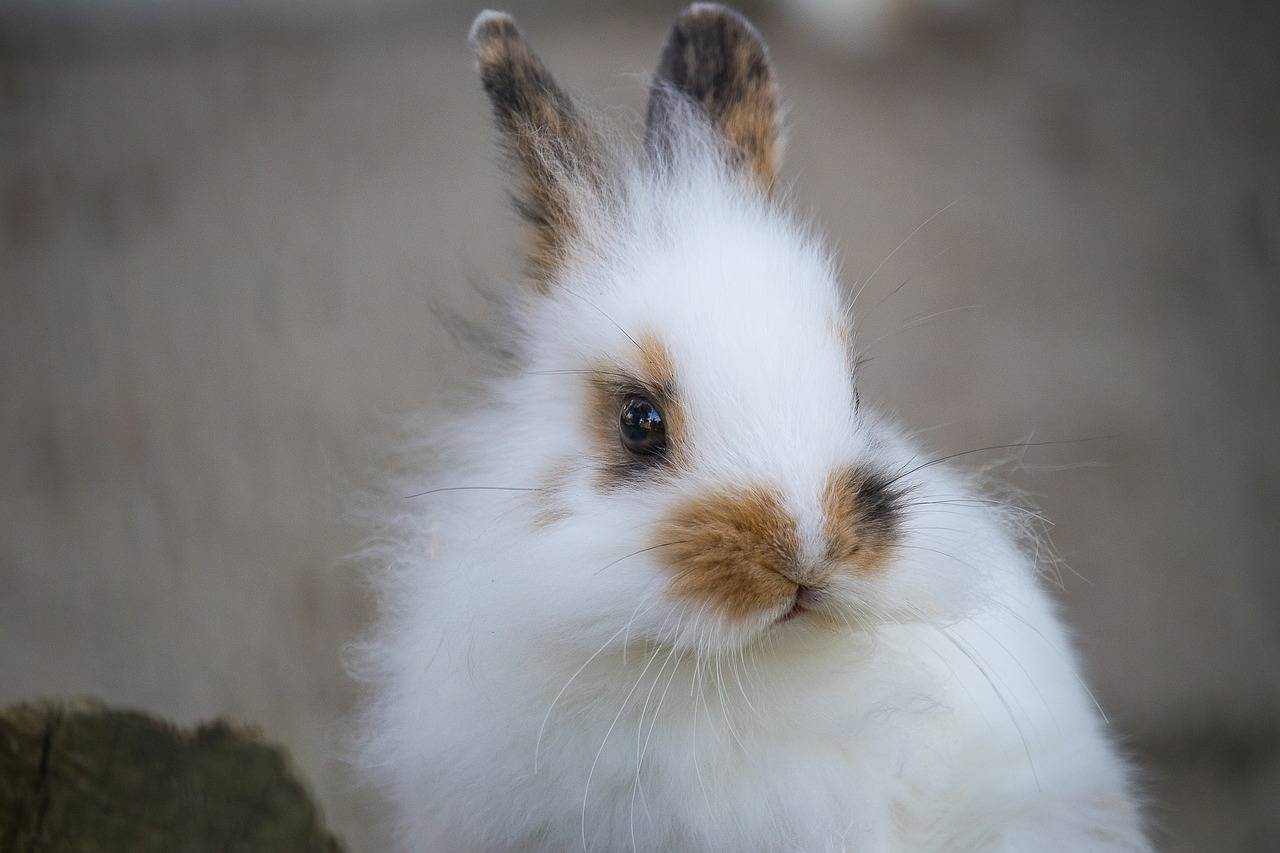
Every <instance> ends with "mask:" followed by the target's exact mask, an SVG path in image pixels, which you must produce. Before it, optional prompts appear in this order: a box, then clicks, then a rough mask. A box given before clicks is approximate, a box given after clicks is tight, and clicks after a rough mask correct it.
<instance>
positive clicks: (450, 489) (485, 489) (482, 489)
mask: <svg viewBox="0 0 1280 853" xmlns="http://www.w3.org/2000/svg"><path fill="white" fill-rule="evenodd" d="M545 491H546V489H543V488H535V487H530V486H444V487H442V488H439V489H427V490H426V491H425V492H417V493H415V494H412V495H405V496H404V499H405V500H409V499H410V498H421V497H426V496H427V495H436V494H439V493H441V492H545Z"/></svg>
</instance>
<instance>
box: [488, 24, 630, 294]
mask: <svg viewBox="0 0 1280 853" xmlns="http://www.w3.org/2000/svg"><path fill="white" fill-rule="evenodd" d="M471 47H472V50H473V51H474V52H475V56H476V64H477V66H478V67H479V69H480V78H481V81H482V82H483V84H484V90H485V92H486V93H487V94H488V96H489V100H490V102H491V103H492V105H493V116H494V120H495V122H496V124H497V126H498V131H499V134H500V136H501V140H502V147H503V150H504V151H505V152H506V154H507V157H508V159H509V160H510V163H511V168H512V171H513V172H514V173H515V175H516V189H515V192H514V202H515V207H516V211H517V212H518V213H519V214H520V215H521V216H522V217H523V218H524V220H525V221H526V222H527V223H528V224H529V227H530V236H531V242H532V245H531V247H530V251H529V267H530V272H531V273H532V276H533V279H534V282H535V285H536V286H537V288H538V289H539V290H542V291H545V290H546V289H547V287H548V283H549V280H550V279H551V278H552V277H554V275H555V273H556V272H557V271H558V270H559V269H560V267H561V266H562V265H563V263H564V261H565V258H566V255H567V252H568V247H569V244H570V242H571V241H572V240H573V239H574V237H576V236H577V235H578V234H579V233H580V231H581V227H580V224H579V223H578V221H577V214H576V211H575V209H574V204H573V193H574V192H575V191H580V190H581V189H583V188H586V189H589V190H591V189H595V190H598V189H599V188H600V187H602V186H603V185H604V173H605V169H604V165H603V159H604V158H603V154H602V150H603V146H602V145H601V142H600V138H599V136H598V135H597V134H596V133H595V131H594V130H592V129H591V128H590V127H588V125H587V123H586V122H585V121H583V119H582V117H581V115H580V114H579V113H578V109H577V107H575V106H574V103H573V101H572V99H571V98H570V97H569V96H568V94H566V93H565V91H564V90H563V89H561V88H560V86H559V85H558V84H557V83H556V81H555V79H554V78H552V76H551V74H550V72H549V71H547V68H546V66H545V65H543V63H542V60H541V59H539V58H538V56H537V54H535V53H534V52H533V51H532V50H530V49H529V46H528V45H527V44H526V43H525V40H524V37H523V36H522V35H521V33H520V30H519V28H518V27H517V26H516V23H515V20H514V19H512V18H511V16H509V15H506V14H504V13H502V12H482V13H481V14H480V16H479V17H477V18H476V20H475V23H474V24H473V25H472V28H471Z"/></svg>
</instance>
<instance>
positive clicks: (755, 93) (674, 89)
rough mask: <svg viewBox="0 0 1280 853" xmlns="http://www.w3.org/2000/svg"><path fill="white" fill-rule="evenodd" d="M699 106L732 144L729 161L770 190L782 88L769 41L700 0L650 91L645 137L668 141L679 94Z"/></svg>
mask: <svg viewBox="0 0 1280 853" xmlns="http://www.w3.org/2000/svg"><path fill="white" fill-rule="evenodd" d="M681 96H683V97H686V98H688V99H689V100H691V101H693V102H694V103H695V104H697V105H699V106H700V107H701V108H702V109H703V110H704V111H705V113H706V115H707V117H708V118H710V120H711V123H712V124H713V125H714V126H715V127H716V128H717V129H718V130H719V131H720V132H721V133H722V134H723V135H724V137H725V140H726V141H727V142H728V153H729V156H730V159H731V162H732V163H733V164H734V165H736V166H741V167H745V169H746V171H747V173H748V174H749V175H750V176H751V177H752V178H753V179H754V180H755V182H756V184H758V185H759V186H760V188H761V189H763V190H764V191H765V192H766V193H768V192H771V191H772V189H773V185H774V182H775V180H776V179H777V171H778V148H779V145H778V125H779V121H778V87H777V83H776V82H775V80H774V74H773V66H772V64H771V63H770V61H769V51H768V48H767V47H766V46H765V43H764V39H763V38H761V36H760V34H759V33H758V32H756V29H755V27H753V26H751V23H750V22H749V21H747V19H746V18H744V17H742V16H741V15H739V14H738V13H737V12H734V11H732V10H731V9H727V8H725V7H724V6H720V5H718V4H715V3H695V4H693V5H692V6H690V7H689V8H687V9H685V10H684V11H683V12H681V13H680V16H679V17H677V18H676V22H675V24H674V25H673V26H672V28H671V34H670V35H669V36H668V37H667V43H666V46H665V47H663V49H662V56H661V58H660V59H659V61H658V70H657V74H656V75H655V78H654V83H653V88H652V89H651V91H650V94H649V111H648V117H647V120H646V134H645V136H646V141H648V142H649V144H650V145H657V146H662V145H666V144H669V142H670V141H671V140H670V138H669V137H670V130H671V128H670V127H669V122H670V121H671V120H672V115H673V113H674V112H676V109H675V108H676V107H677V104H676V103H675V102H674V99H676V98H679V97H681Z"/></svg>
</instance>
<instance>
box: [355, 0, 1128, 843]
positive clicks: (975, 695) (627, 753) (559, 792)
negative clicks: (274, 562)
mask: <svg viewBox="0 0 1280 853" xmlns="http://www.w3.org/2000/svg"><path fill="white" fill-rule="evenodd" d="M471 39H472V45H473V47H474V50H475V53H476V56H477V59H478V64H479V70H480V74H481V77H482V79H483V82H484V88H485V90H486V92H487V93H488V95H489V97H490V99H491V101H492V105H493V110H494V114H495V116H496V119H497V126H498V130H499V135H500V137H501V139H502V142H503V145H504V149H505V151H506V153H507V154H508V155H509V157H510V162H511V166H512V170H513V173H514V177H515V200H516V206H517V209H518V210H519V211H520V212H521V213H522V214H523V216H524V218H525V219H526V220H527V222H528V224H529V227H530V231H531V238H532V243H531V251H530V257H529V260H530V273H531V274H530V284H529V286H528V287H526V288H523V289H522V290H521V292H520V293H519V294H513V298H514V300H515V304H514V306H513V311H512V313H513V315H514V317H515V320H516V323H515V325H517V326H518V331H516V332H513V333H512V334H513V337H512V343H511V348H512V350H513V351H514V353H515V356H514V360H515V362H516V366H515V367H513V368H512V369H510V370H508V371H506V372H505V374H504V375H502V376H500V377H498V378H496V379H493V380H492V381H490V382H488V383H487V384H486V386H485V393H484V394H483V395H482V399H481V400H480V401H478V402H476V403H475V404H474V405H473V406H472V407H471V408H470V410H469V413H467V414H463V415H458V416H448V417H441V418H434V419H432V420H431V421H430V423H429V424H428V425H426V426H423V427H422V428H421V429H420V430H419V431H418V433H417V435H418V438H417V439H416V441H417V443H418V446H420V447H421V448H423V449H424V451H425V452H424V456H428V455H429V456H430V457H431V460H432V461H431V464H430V466H429V467H430V471H428V470H426V469H427V467H428V466H427V465H426V464H425V463H424V464H423V465H422V467H421V468H415V470H414V471H413V472H412V476H413V480H412V482H413V484H414V486H415V487H416V489H414V490H415V491H423V490H424V489H425V490H426V493H424V494H422V495H420V496H418V497H415V498H413V499H411V500H403V501H400V502H399V505H398V506H397V508H396V510H395V511H394V513H393V514H392V515H391V516H390V517H388V518H387V519H386V525H385V528H386V529H385V531H384V534H383V535H382V536H381V537H380V539H379V542H378V544H376V545H374V546H373V548H372V549H371V554H372V556H373V558H374V560H375V562H376V563H377V564H378V571H377V583H378V585H379V593H380V595H379V598H380V606H381V616H380V619H379V621H378V624H377V626H376V627H375V629H374V630H373V632H372V633H371V635H370V636H369V638H368V639H367V641H366V642H365V643H364V644H363V646H362V651H363V663H364V665H365V667H366V671H367V672H368V673H369V674H370V676H371V678H372V679H373V680H374V689H373V691H372V692H373V695H372V697H371V698H370V701H369V705H368V708H367V711H366V714H365V716H364V719H363V727H362V732H363V735H362V738H361V741H360V750H359V757H360V760H361V761H362V762H363V763H364V765H365V766H366V767H367V771H368V773H369V776H370V778H371V779H373V780H374V781H375V782H376V783H377V784H379V785H380V786H382V787H383V788H384V789H385V791H386V793H387V795H388V797H389V799H390V801H391V802H392V804H393V806H394V809H395V814H396V821H397V840H398V844H399V847H400V848H401V849H404V850H408V851H463V850H538V851H567V850H575V849H577V850H595V851H613V850H652V851H659V850H665V851H670V850H717V851H837V850H849V851H967V850H984V851H986V850H1034V851H1036V853H1047V851H1086V850H1110V851H1119V850H1125V851H1144V850H1149V849H1150V848H1149V846H1148V842H1147V841H1146V840H1145V838H1144V835H1143V831H1142V829H1141V826H1140V818H1139V815H1138V809H1137V806H1136V804H1135V801H1134V799H1133V797H1132V794H1131V792H1130V783H1129V778H1128V776H1129V774H1128V770H1127V768H1126V766H1125V764H1124V762H1123V761H1122V760H1121V758H1120V757H1119V756H1118V754H1117V751H1116V749H1115V747H1114V746H1113V745H1112V743H1111V742H1110V740H1109V737H1108V734H1107V732H1106V730H1105V728H1104V725H1103V721H1102V719H1101V716H1100V712H1099V711H1098V710H1097V709H1096V707H1095V705H1094V703H1093V701H1092V699H1091V697H1090V695H1089V693H1088V691H1087V689H1086V688H1085V686H1084V684H1083V682H1082V680H1081V678H1080V676H1079V674H1078V671H1077V667H1076V662H1075V658H1074V656H1073V654H1072V652H1071V651H1070V641H1069V639H1068V637H1067V636H1066V632H1065V631H1064V629H1063V626H1062V624H1061V623H1060V621H1059V619H1058V617H1057V615H1056V613H1055V607H1054V605H1053V603H1052V602H1051V600H1050V598H1049V597H1048V596H1047V595H1046V593H1045V592H1044V591H1042V589H1041V586H1040V583H1039V578H1038V573H1037V568H1036V566H1035V563H1034V560H1033V559H1032V558H1031V557H1030V556H1028V554H1027V553H1025V552H1024V551H1023V550H1022V548H1021V547H1020V545H1019V541H1018V540H1019V537H1018V535H1017V524H1016V518H1014V517H1012V515H1011V513H1010V512H1009V511H1008V510H1007V509H1006V508H1005V507H1004V506H1003V505H1002V504H1000V503H999V502H997V501H993V500H989V499H987V498H985V497H983V496H982V494H981V493H980V492H978V491H976V490H975V489H974V488H973V487H972V486H971V485H969V484H967V483H966V481H965V480H964V479H963V478H961V477H960V476H959V475H957V474H956V473H954V472H952V471H950V470H948V469H947V468H946V467H945V465H943V464H934V462H933V461H930V460H929V459H928V458H927V457H922V456H921V455H920V454H919V453H918V452H917V451H916V450H915V449H914V448H913V447H912V446H911V444H910V443H909V442H908V441H907V440H906V439H905V438H904V437H903V436H902V434H901V432H900V431H898V430H897V429H896V428H895V427H894V426H893V425H891V424H889V423H887V422H885V421H884V420H881V419H880V418H878V417H877V416H876V415H875V414H874V413H873V412H872V411H871V409H870V408H869V407H868V406H867V404H866V402H865V401H860V400H859V399H858V395H857V394H856V392H855V388H854V383H855V376H854V370H853V361H854V360H853V358H852V356H851V337H852V331H851V328H850V326H849V322H848V316H847V305H846V304H845V302H844V300H843V297H842V294H841V291H840V289H839V288H838V286H837V283H836V278H835V274H834V272H833V267H832V262H831V260H830V257H829V256H828V254H827V253H826V252H825V251H824V249H823V248H822V247H821V246H820V244H819V243H818V241H817V240H816V239H815V238H814V236H813V235H812V234H811V233H810V232H809V231H808V230H807V229H806V228H805V227H804V226H803V225H800V224H798V223H797V222H796V221H795V220H794V219H793V218H792V216H791V215H790V214H789V213H788V212H787V210H786V209H785V208H784V206H783V205H782V204H781V203H780V201H779V199H778V198H777V195H778V193H777V189H776V186H775V183H776V182H775V168H776V165H777V162H776V161H777V157H778V148H779V144H778V103H777V92H776V86H775V81H774V76H773V70H772V67H771V65H770V62H769V59H768V55H767V52H766V49H765V46H764V44H763V42H762V41H761V40H760V36H759V34H758V33H757V32H756V31H755V30H754V29H753V28H752V27H751V25H750V24H749V23H747V21H746V20H744V19H743V18H742V17H740V16H739V15H737V14H736V13H734V12H732V11H729V10H728V9H725V8H723V7H720V6H715V5H708V4H698V5H694V6H691V7H689V8H688V9H687V10H686V11H685V12H683V13H682V14H681V15H680V16H679V18H678V19H677V21H676V23H675V26H674V28H673V30H672V32H671V35H670V38H669V41H668V42H667V45H666V47H665V49H664V51H663V53H662V56H661V62H660V65H659V68H658V72H657V76H656V79H655V83H654V86H653V89H652V93H651V100H650V106H649V111H648V118H647V128H646V133H645V144H644V146H643V149H642V150H641V151H638V152H627V151H625V150H622V149H620V148H619V146H617V145H614V144H612V143H609V142H608V141H607V140H606V138H605V137H604V136H603V135H602V134H601V133H600V132H599V131H597V130H596V129H594V128H593V126H592V125H591V123H590V122H589V121H588V120H587V119H586V118H585V117H584V115H583V114H582V113H581V112H580V111H579V110H578V109H577V108H576V107H575V105H574V103H573V102H572V101H571V100H570V99H569V97H568V96H567V95H566V94H565V93H564V91H562V90H561V89H560V88H559V87H558V86H557V85H556V83H555V82H554V81H553V79H552V78H551V76H550V75H549V74H548V72H547V70H546V68H545V67H544V66H543V65H542V63H541V61H540V60H539V59H538V58H537V57H536V56H535V55H534V54H533V53H532V52H531V51H530V49H529V48H528V46H527V45H526V43H525V42H524V40H523V39H522V37H521V34H520V32H519V30H517V28H516V26H515V23H514V22H513V20H512V19H511V18H510V17H508V16H506V15H504V14H500V13H494V12H485V13H483V14H481V15H480V16H479V18H477V20H476V22H475V26H474V28H473V30H472V34H471ZM936 461H938V462H941V461H942V460H936ZM423 477H430V478H431V479H429V480H427V481H425V482H424V481H423V480H422V478H423Z"/></svg>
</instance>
